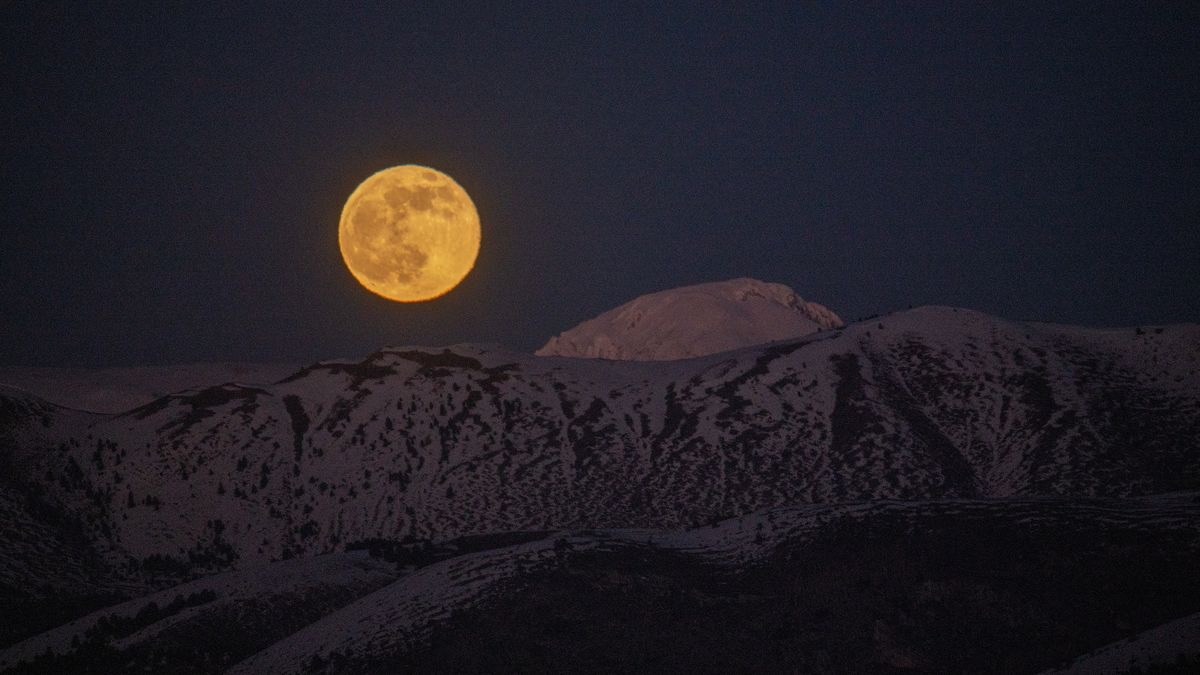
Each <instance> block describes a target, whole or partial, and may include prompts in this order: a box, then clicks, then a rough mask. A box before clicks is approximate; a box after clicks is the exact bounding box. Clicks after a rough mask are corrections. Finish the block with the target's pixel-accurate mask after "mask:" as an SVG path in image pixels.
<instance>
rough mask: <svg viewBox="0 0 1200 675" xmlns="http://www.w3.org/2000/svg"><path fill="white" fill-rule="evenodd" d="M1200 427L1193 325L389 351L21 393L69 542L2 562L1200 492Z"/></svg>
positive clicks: (961, 313) (12, 503) (26, 442)
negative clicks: (123, 406) (874, 506)
mask: <svg viewBox="0 0 1200 675" xmlns="http://www.w3.org/2000/svg"><path fill="white" fill-rule="evenodd" d="M1197 438H1200V328H1198V327H1196V326H1174V327H1163V328H1151V329H1146V330H1142V329H1113V330H1093V329H1081V328H1072V327H1061V326H1050V325H1038V324H1026V323H1018V322H1011V321H1004V320H1000V319H996V318H994V317H989V316H986V315H983V314H979V313H976V312H969V311H966V310H957V309H951V308H938V307H929V308H922V309H917V310H912V311H908V312H902V313H898V314H895V315H891V316H887V317H883V318H881V319H877V320H872V321H870V322H865V323H860V324H855V325H852V326H848V327H846V328H844V329H842V330H836V331H826V332H822V333H818V334H814V335H812V336H808V337H805V338H801V339H799V340H795V341H791V342H783V343H777V344H773V345H770V346H766V347H756V348H750V349H746V350H741V351H737V352H731V353H724V354H719V355H712V356H708V357H703V358H698V359H692V360H683V361H673V362H628V361H626V362H613V361H602V360H582V359H562V358H544V357H531V356H528V355H521V354H514V353H507V352H502V351H497V350H492V349H484V348H473V347H455V348H454V349H443V350H422V349H401V348H396V349H385V350H381V351H379V352H377V353H375V354H372V355H370V356H369V357H367V358H366V359H364V360H362V361H360V362H355V363H346V362H330V363H321V364H316V365H313V366H310V367H308V368H305V369H302V370H300V371H298V372H296V373H294V374H293V375H292V376H290V377H288V378H286V379H285V380H283V381H281V382H280V383H278V384H275V385H263V386H247V385H236V384H225V385H217V386H213V387H209V388H205V389H199V390H194V391H190V392H180V393H177V394H172V395H170V396H167V397H164V398H161V399H158V400H157V401H154V402H152V403H150V404H148V405H145V406H143V407H141V408H138V409H135V410H131V411H129V412H127V413H123V414H120V415H107V416H103V415H92V414H87V413H80V412H75V411H70V410H65V409H61V408H57V407H54V406H48V405H46V404H44V403H40V402H38V401H37V400H36V399H34V398H31V397H29V396H27V395H16V394H14V395H11V396H7V397H0V443H2V444H3V445H2V446H0V447H2V448H3V454H2V455H0V459H2V461H3V469H4V471H3V474H4V475H5V476H6V477H7V479H6V480H7V482H5V483H4V485H5V486H6V487H5V489H6V490H8V491H9V496H8V497H6V499H5V501H4V502H3V503H4V504H8V505H9V506H6V507H5V508H11V510H12V511H13V513H14V515H13V518H12V520H13V522H23V523H26V525H24V526H23V527H25V528H26V529H27V531H29V532H31V533H36V532H43V533H45V536H46V537H47V538H48V541H43V542H41V543H39V544H37V546H36V547H34V548H31V549H30V550H29V551H24V550H21V549H20V548H12V549H9V550H6V551H5V554H4V555H5V559H7V560H8V561H9V563H8V564H9V567H8V568H7V569H4V570H0V572H2V573H3V576H0V579H6V580H7V583H10V584H12V586H10V588H15V589H20V588H23V587H22V586H21V583H22V582H21V580H22V579H31V578H33V577H35V576H37V574H35V573H34V572H32V571H29V570H31V569H32V568H30V567H29V565H27V564H25V563H23V562H21V561H24V560H27V559H34V558H36V556H39V555H42V556H43V557H45V556H47V555H50V554H49V553H46V554H43V553H39V552H38V551H41V550H42V549H45V547H47V546H51V545H61V546H64V547H65V546H68V544H66V543H63V542H62V539H63V538H64V537H68V536H70V537H74V538H75V539H78V540H82V541H87V542H89V543H90V548H89V549H88V552H87V555H86V556H85V557H86V559H87V560H88V561H92V562H87V563H86V565H91V566H93V567H94V566H95V565H97V564H99V563H97V562H95V561H105V562H104V565H107V566H108V567H109V568H110V569H111V568H114V566H115V568H120V569H124V568H125V567H128V566H130V565H132V566H134V567H135V568H144V567H146V566H147V565H150V566H151V567H153V568H164V567H165V568H170V567H172V566H175V567H176V568H179V569H190V570H219V569H225V568H227V567H229V566H239V565H244V564H248V563H252V562H256V561H268V560H275V559H280V558H284V557H291V556H297V555H307V554H314V553H321V552H328V551H335V550H338V549H339V547H341V546H343V545H344V544H345V543H346V542H351V541H358V540H363V539H368V538H372V537H386V538H401V537H405V536H414V537H418V538H421V539H444V538H449V537H454V536H459V535H465V534H473V533H486V532H501V531H512V530H530V529H557V528H563V527H654V528H678V527H687V526H691V525H695V524H697V523H703V522H708V521H710V520H713V519H717V518H724V517H729V516H734V515H738V514H741V513H748V512H750V511H753V510H756V509H761V508H767V507H774V506H781V505H791V504H798V503H822V502H842V501H853V500H862V499H924V498H938V497H1003V496H1009V495H1031V494H1050V495H1082V496H1093V495H1110V496H1123V495H1138V494H1152V493H1157V492H1164V491H1170V490H1178V489H1194V488H1196V487H1200V462H1197V461H1196V457H1197V445H1196V439H1197ZM46 514H59V515H55V516H53V518H55V519H56V520H54V522H60V521H66V522H69V523H71V524H72V525H71V527H69V528H66V527H62V526H61V525H53V526H52V525H48V524H47V522H48V521H47V518H49V517H50V516H47V515H46ZM40 539H41V537H40V536H39V540H40ZM56 542H57V543H56ZM23 545H29V546H32V544H23ZM46 550H47V551H49V550H50V549H46ZM81 555H82V554H81ZM50 557H53V556H50ZM63 564H66V563H65V562H64V563H63ZM72 564H73V565H75V567H72V568H71V569H66V568H64V569H63V570H62V578H63V579H64V581H63V583H64V584H66V583H67V581H68V580H69V579H70V578H73V576H72V575H75V576H78V574H79V573H78V572H77V571H72V570H74V569H77V568H80V566H86V565H85V562H84V561H83V560H82V559H81V560H79V561H76V563H72ZM22 570H26V571H24V572H23V571H22ZM42 579H43V583H46V581H45V575H44V574H43V575H42ZM12 592H14V593H18V594H19V593H20V591H12Z"/></svg>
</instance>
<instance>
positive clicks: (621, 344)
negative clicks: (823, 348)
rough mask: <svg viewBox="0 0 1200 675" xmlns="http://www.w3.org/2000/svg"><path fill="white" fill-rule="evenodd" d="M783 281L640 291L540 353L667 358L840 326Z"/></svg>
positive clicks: (553, 340) (552, 340)
mask: <svg viewBox="0 0 1200 675" xmlns="http://www.w3.org/2000/svg"><path fill="white" fill-rule="evenodd" d="M841 325H842V320H841V319H840V318H838V316H837V315H836V314H834V313H833V312H832V311H830V310H829V309H827V308H825V307H823V306H821V305H818V304H817V303H815V302H808V301H806V300H804V299H803V298H801V297H800V296H799V295H796V293H795V291H793V290H792V289H790V288H788V287H787V286H784V285H782V284H773V283H766V282H763V281H758V280H755V279H733V280H731V281H722V282H715V283H707V284H698V285H695V286H685V287H683V288H675V289H671V290H667V291H660V292H658V293H650V294H649V295H643V296H641V297H639V298H636V299H635V300H632V301H630V302H627V303H625V304H624V305H621V306H620V307H617V308H616V309H613V310H610V311H607V312H605V313H603V314H601V315H600V316H598V317H596V318H594V319H589V320H588V321H584V322H583V323H581V324H579V325H578V326H576V327H574V328H572V329H570V330H568V331H566V332H564V333H562V334H560V335H558V336H557V337H553V338H550V341H549V342H547V343H546V345H545V346H543V347H542V348H541V349H539V350H538V351H537V354H538V355H540V356H573V357H583V358H602V359H618V360H633V361H670V360H674V359H686V358H691V357H695V356H704V355H707V354H716V353H718V352H726V351H729V350H732V349H738V348H741V347H749V346H752V345H760V344H764V343H767V342H774V341H777V340H787V339H791V338H797V337H801V336H804V335H808V334H809V333H815V332H817V331H821V330H827V329H830V328H838V327H841Z"/></svg>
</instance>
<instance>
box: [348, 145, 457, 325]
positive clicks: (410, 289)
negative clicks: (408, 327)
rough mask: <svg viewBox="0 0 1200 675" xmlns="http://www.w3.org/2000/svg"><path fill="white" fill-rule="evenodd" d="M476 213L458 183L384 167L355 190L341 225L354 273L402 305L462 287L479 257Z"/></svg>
mask: <svg viewBox="0 0 1200 675" xmlns="http://www.w3.org/2000/svg"><path fill="white" fill-rule="evenodd" d="M479 238H480V231H479V213H478V212H477V211H476V210H475V204H474V203H472V202H471V198H470V197H469V196H467V192H466V190H464V189H462V187H460V186H459V184H458V183H455V182H454V179H452V178H450V177H449V176H447V175H446V174H444V173H442V172H441V171H437V170H435V169H431V168H429V167H425V166H417V165H414V164H406V165H403V166H394V167H392V168H390V169H384V170H383V171H380V172H378V173H376V174H374V175H372V176H371V177H370V178H368V179H366V180H365V181H363V182H362V184H361V185H359V186H358V187H357V188H355V190H354V192H353V193H351V195H350V198H349V199H347V200H346V206H345V207H343V208H342V219H341V222H340V223H339V224H338V244H339V246H341V249H342V259H343V260H345V261H346V267H348V268H349V269H350V273H351V274H353V275H354V278H355V279H358V281H359V283H361V284H362V285H363V286H365V287H366V288H367V290H369V291H371V292H373V293H377V294H379V295H382V296H383V297H385V298H387V299H389V300H396V301H399V302H421V301H423V300H432V299H434V298H436V297H439V296H441V295H444V294H446V293H448V292H449V291H450V290H451V289H453V288H454V287H455V286H457V285H458V284H459V282H461V281H462V280H463V279H464V278H466V276H467V274H468V273H469V272H470V271H471V268H472V267H474V266H475V258H476V257H478V255H479Z"/></svg>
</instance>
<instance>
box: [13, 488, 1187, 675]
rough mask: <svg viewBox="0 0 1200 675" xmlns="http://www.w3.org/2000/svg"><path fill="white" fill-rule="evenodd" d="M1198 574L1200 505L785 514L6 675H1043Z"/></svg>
mask: <svg viewBox="0 0 1200 675" xmlns="http://www.w3.org/2000/svg"><path fill="white" fill-rule="evenodd" d="M1197 554H1200V493H1196V492H1193V493H1179V494H1174V495H1161V496H1155V497H1148V498H1138V499H1125V500H1113V499H1070V500H1067V499H1052V498H1013V499H1004V500H962V499H953V500H934V501H924V502H894V501H881V502H874V503H854V504H840V505H806V506H795V507H781V508H775V509H768V510H764V511H759V512H755V513H753V514H747V515H745V516H742V517H739V518H734V519H729V520H724V521H719V522H713V523H710V524H705V525H701V526H698V527H695V528H689V529H686V530H676V531H664V530H649V529H642V530H630V529H617V530H564V531H559V532H551V533H545V534H544V535H541V536H536V537H533V538H528V539H527V540H525V541H521V542H520V543H515V544H511V545H503V543H500V542H497V545H496V546H495V547H493V548H485V549H482V550H477V551H473V552H464V553H461V554H458V555H451V556H450V557H448V558H445V559H441V560H434V561H431V562H428V563H425V564H424V565H423V566H418V568H417V569H415V570H414V569H412V568H411V566H409V565H406V562H405V561H404V560H401V561H399V563H398V564H395V565H393V564H390V563H389V562H388V561H387V560H385V559H384V558H381V557H376V556H374V554H372V555H371V556H366V555H363V554H360V553H355V554H340V555H331V556H317V557H313V558H306V559H302V560H294V561H284V562H278V563H271V564H267V565H264V566H257V567H250V568H248V569H246V570H244V571H238V572H232V573H226V574H218V575H214V576H210V577H206V578H204V579H200V580H197V581H193V582H189V583H186V584H183V585H180V586H178V587H175V588H171V589H167V590H164V591H161V592H159V593H157V594H154V595H150V596H147V597H144V598H140V599H138V600H133V601H129V602H125V603H122V604H120V605H116V606H113V607H109V608H107V609H104V610H101V611H97V612H95V613H92V614H90V615H87V616H85V617H82V618H80V619H79V620H76V621H73V622H71V623H69V624H67V625H64V626H62V627H59V628H57V629H54V630H51V631H47V632H45V633H43V634H41V635H36V636H33V637H30V638H29V639H27V640H24V641H22V642H20V643H19V644H16V645H14V646H12V647H11V648H9V649H7V650H3V651H0V668H5V667H12V666H14V665H16V664H19V663H21V662H24V664H25V665H24V666H22V667H20V668H18V672H61V671H63V670H64V669H66V670H70V669H72V668H78V667H79V666H80V665H81V664H83V663H87V664H89V665H90V666H91V667H92V668H93V669H106V671H107V672H117V671H121V670H143V669H145V668H151V669H158V670H163V671H170V672H179V670H180V669H181V668H187V669H189V670H193V671H196V672H222V671H224V670H225V668H227V667H229V666H231V665H234V664H236V665H234V667H233V668H232V670H231V671H230V672H237V673H263V672H271V673H299V672H380V673H382V672H433V671H436V672H481V671H485V670H486V671H494V670H505V671H513V672H531V671H552V672H562V671H570V672H580V671H585V670H590V671H602V672H645V671H646V670H647V669H653V668H655V666H654V664H656V663H657V664H658V666H657V668H658V669H663V668H668V667H669V669H673V670H687V671H691V670H695V669H697V668H699V669H705V666H707V668H708V669H715V670H725V671H728V670H750V671H754V672H779V671H786V670H794V671H798V672H814V671H820V670H822V666H821V664H822V663H823V662H828V661H829V660H830V659H833V662H834V663H839V664H842V665H843V666H847V668H846V669H847V670H853V671H856V672H866V671H879V670H880V669H883V670H887V669H889V668H890V669H899V670H914V669H915V670H929V669H930V668H933V669H936V670H949V671H956V672H1034V671H1036V670H1039V669H1044V668H1047V667H1053V666H1055V665H1057V664H1061V663H1065V662H1067V661H1069V660H1070V659H1071V658H1073V657H1075V656H1077V655H1079V654H1081V653H1085V652H1088V651H1090V650H1092V649H1095V648H1097V647H1100V646H1102V645H1105V644H1107V643H1109V642H1111V641H1113V640H1115V639H1116V638H1118V637H1121V636H1123V635H1126V634H1129V633H1130V632H1137V631H1142V630H1146V629H1149V628H1152V627H1154V626H1158V625H1161V624H1163V623H1165V622H1167V621H1171V620H1173V619H1176V618H1177V617H1179V616H1185V615H1187V614H1188V613H1189V612H1190V611H1192V610H1194V607H1195V606H1196V603H1198V602H1200V588H1197V587H1196V586H1195V585H1194V584H1188V583H1187V580H1188V579H1190V578H1191V574H1192V571H1193V564H1192V563H1193V561H1194V560H1195V557H1196V555H1197ZM1130 564H1136V565H1138V566H1139V569H1141V570H1142V571H1143V572H1144V573H1142V574H1136V575H1128V574H1125V570H1126V569H1127V568H1128V566H1129V565H1130ZM1096 588H1104V589H1106V591H1105V593H1104V594H1102V595H1100V594H1097V593H1096V592H1095V590H1096ZM1047 598H1048V599H1049V601H1047ZM1131 602H1132V603H1133V606H1134V607H1139V608H1140V610H1139V611H1131V610H1130V608H1129V607H1127V606H1126V605H1128V604H1129V603H1131ZM913 607H915V608H916V610H913ZM1189 608H1191V609H1189ZM967 612H969V613H970V616H973V617H974V618H975V620H974V621H968V622H964V621H963V620H962V617H963V616H964V615H965V614H964V613H967ZM231 617H237V620H236V621H231V620H230V618H231ZM1018 617H1019V621H1018V620H1017V619H1018ZM1194 624H1195V622H1194V620H1192V621H1190V622H1185V623H1183V624H1179V625H1172V627H1171V632H1170V635H1171V636H1172V639H1174V640H1175V641H1176V642H1179V640H1180V638H1181V637H1182V638H1183V639H1185V640H1186V638H1187V637H1188V634H1189V632H1191V634H1192V636H1193V637H1194V636H1195V635H1194ZM1161 632H1163V631H1162V630H1159V631H1158V633H1161ZM1156 634H1157V633H1156ZM764 637H769V641H768V642H765V643H764V641H763V638H764ZM239 661H240V662H239ZM849 666H853V667H849ZM56 669H57V670H56Z"/></svg>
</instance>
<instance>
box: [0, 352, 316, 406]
mask: <svg viewBox="0 0 1200 675" xmlns="http://www.w3.org/2000/svg"><path fill="white" fill-rule="evenodd" d="M296 368H297V366H295V365H291V364H284V363H193V364H185V365H178V366H141V367H136V368H96V369H87V368H32V367H19V366H0V385H5V386H9V387H15V388H17V389H22V390H24V391H27V392H29V393H31V394H34V395H36V396H37V397H39V398H41V399H44V400H46V401H49V402H51V403H55V404H57V405H60V406H64V407H67V408H75V409H77V410H90V411H92V412H98V413H119V412H125V411H126V410H132V409H133V408H136V407H138V406H140V405H145V404H147V403H149V402H150V401H153V400H154V399H157V398H161V397H163V396H166V395H167V394H170V393H171V392H176V391H182V390H184V389H190V388H193V387H201V386H207V385H212V384H218V383H221V382H243V383H247V384H269V383H271V382H277V381H279V380H280V379H282V378H284V377H287V376H288V375H290V374H291V373H294V372H295V371H296Z"/></svg>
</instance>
